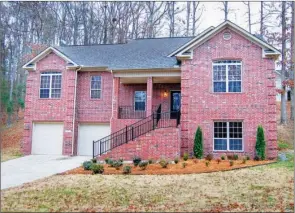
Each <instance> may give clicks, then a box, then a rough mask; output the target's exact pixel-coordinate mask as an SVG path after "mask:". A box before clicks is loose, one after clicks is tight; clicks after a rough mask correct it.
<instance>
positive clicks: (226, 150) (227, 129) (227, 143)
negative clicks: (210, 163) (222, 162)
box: [213, 121, 244, 152]
mask: <svg viewBox="0 0 295 213" xmlns="http://www.w3.org/2000/svg"><path fill="white" fill-rule="evenodd" d="M217 122H226V131H227V138H215V136H214V123H217ZM231 122H239V123H242V138H230V137H229V123H231ZM215 139H222V140H224V139H226V147H227V149H225V150H219V149H218V150H215V149H214V143H215V141H214V140H215ZM230 139H242V150H231V149H229V147H230V146H229V140H230ZM213 151H214V152H244V124H243V121H214V122H213Z"/></svg>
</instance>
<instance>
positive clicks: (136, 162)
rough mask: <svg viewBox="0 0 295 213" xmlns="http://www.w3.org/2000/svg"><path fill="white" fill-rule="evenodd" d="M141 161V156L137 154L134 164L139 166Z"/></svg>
mask: <svg viewBox="0 0 295 213" xmlns="http://www.w3.org/2000/svg"><path fill="white" fill-rule="evenodd" d="M140 161H141V158H140V157H138V156H135V157H134V158H133V164H134V166H138V164H139V163H140Z"/></svg>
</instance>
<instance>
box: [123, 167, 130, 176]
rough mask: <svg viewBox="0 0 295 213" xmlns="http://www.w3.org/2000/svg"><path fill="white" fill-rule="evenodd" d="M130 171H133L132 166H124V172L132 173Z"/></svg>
mask: <svg viewBox="0 0 295 213" xmlns="http://www.w3.org/2000/svg"><path fill="white" fill-rule="evenodd" d="M130 173H131V166H124V167H123V174H130Z"/></svg>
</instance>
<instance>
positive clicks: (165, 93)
mask: <svg viewBox="0 0 295 213" xmlns="http://www.w3.org/2000/svg"><path fill="white" fill-rule="evenodd" d="M163 96H164V97H165V98H166V97H168V92H167V90H165V91H164V94H163Z"/></svg>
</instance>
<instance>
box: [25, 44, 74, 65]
mask: <svg viewBox="0 0 295 213" xmlns="http://www.w3.org/2000/svg"><path fill="white" fill-rule="evenodd" d="M51 52H54V53H55V54H56V55H58V56H59V57H61V58H62V59H64V60H65V61H67V62H70V63H72V64H73V65H71V66H69V67H74V66H78V65H77V64H76V63H75V62H73V61H72V60H71V59H69V58H68V57H67V56H65V55H64V54H63V53H61V52H60V51H59V50H57V49H55V48H53V47H48V48H47V49H45V50H44V51H42V52H41V53H39V54H38V55H37V56H35V57H34V58H33V59H31V60H30V61H29V62H27V63H26V64H25V65H23V67H22V68H23V69H26V70H32V69H33V70H36V63H37V62H38V61H40V60H41V59H42V58H44V57H45V56H47V55H48V54H49V53H51ZM29 64H34V68H32V67H31V66H29V67H28V65H29Z"/></svg>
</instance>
